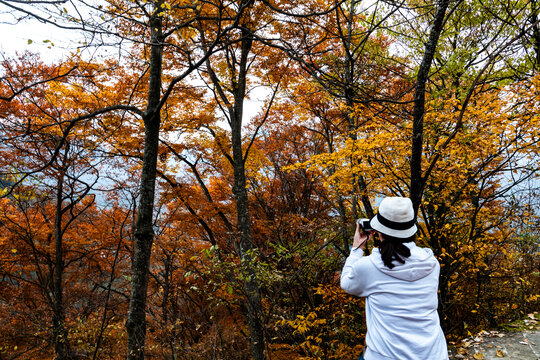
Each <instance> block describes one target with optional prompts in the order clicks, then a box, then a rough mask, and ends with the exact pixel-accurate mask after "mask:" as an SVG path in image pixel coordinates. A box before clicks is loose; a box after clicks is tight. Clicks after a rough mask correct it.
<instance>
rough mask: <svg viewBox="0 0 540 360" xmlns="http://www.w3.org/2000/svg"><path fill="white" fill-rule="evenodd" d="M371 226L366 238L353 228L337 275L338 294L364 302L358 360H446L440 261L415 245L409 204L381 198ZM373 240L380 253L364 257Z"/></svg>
mask: <svg viewBox="0 0 540 360" xmlns="http://www.w3.org/2000/svg"><path fill="white" fill-rule="evenodd" d="M370 225H371V227H372V228H373V231H369V232H368V233H365V232H363V231H361V230H360V227H359V225H358V224H357V226H356V233H355V235H354V242H353V248H352V250H351V254H350V255H349V257H348V258H347V260H346V261H345V265H344V266H343V270H342V272H341V287H342V288H343V290H345V291H346V292H347V293H349V294H352V295H356V296H361V297H366V298H367V299H366V322H367V335H366V348H365V350H364V353H363V357H360V359H365V360H443V359H444V360H445V359H448V352H447V348H446V341H445V338H444V334H443V332H442V329H441V327H440V323H439V316H438V314H437V303H438V302H437V289H438V285H439V271H440V267H439V262H438V261H437V259H435V257H434V256H433V252H432V251H431V250H430V249H425V248H420V247H417V246H416V245H415V243H414V240H415V234H416V231H417V227H416V224H415V222H414V211H413V206H412V202H411V200H410V199H408V198H403V197H387V198H385V199H383V201H382V202H381V204H380V205H379V211H378V213H377V215H376V216H375V217H373V218H372V219H371V221H370ZM377 234H378V235H377ZM373 236H378V237H379V239H380V241H381V242H380V245H379V248H378V249H377V248H374V249H373V251H372V254H371V255H369V256H364V251H363V250H364V248H365V246H366V243H367V241H368V240H370V239H371V238H372V237H373Z"/></svg>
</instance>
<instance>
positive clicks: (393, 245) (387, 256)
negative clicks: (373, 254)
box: [379, 234, 416, 269]
mask: <svg viewBox="0 0 540 360" xmlns="http://www.w3.org/2000/svg"><path fill="white" fill-rule="evenodd" d="M381 235H382V236H383V238H384V241H382V242H381V244H380V245H379V251H380V253H381V258H382V261H383V263H384V265H385V266H386V267H387V268H389V269H392V268H393V267H394V266H395V265H394V264H393V262H394V261H397V262H399V263H401V264H405V259H406V258H408V257H409V256H411V250H410V249H409V248H408V247H407V246H405V245H404V244H403V243H406V242H411V241H414V240H415V238H416V236H415V235H413V236H411V237H409V238H405V239H401V238H396V237H393V236H389V235H385V234H381Z"/></svg>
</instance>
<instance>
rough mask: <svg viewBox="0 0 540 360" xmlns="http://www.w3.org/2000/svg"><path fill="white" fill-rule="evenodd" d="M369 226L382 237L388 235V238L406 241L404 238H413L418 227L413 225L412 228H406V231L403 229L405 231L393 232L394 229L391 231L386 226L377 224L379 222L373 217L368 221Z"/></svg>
mask: <svg viewBox="0 0 540 360" xmlns="http://www.w3.org/2000/svg"><path fill="white" fill-rule="evenodd" d="M369 223H370V225H371V228H372V229H373V230H375V231H378V232H380V233H382V234H384V235H389V236H393V237H396V238H399V239H406V238H409V237H411V236H413V235H414V234H416V232H417V231H418V227H417V226H416V224H415V225H413V226H412V227H410V228H408V229H405V230H395V229H391V228H389V227H387V226H384V225H383V224H381V223H380V222H379V220H378V219H377V216H374V217H373V218H372V219H371V220H370V222H369Z"/></svg>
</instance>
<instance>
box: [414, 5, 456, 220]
mask: <svg viewBox="0 0 540 360" xmlns="http://www.w3.org/2000/svg"><path fill="white" fill-rule="evenodd" d="M448 4H449V0H440V1H439V2H438V4H437V12H436V14H435V19H434V21H433V24H432V26H431V31H430V34H429V40H428V42H427V43H426V49H425V51H424V57H423V59H422V63H421V64H420V68H419V70H418V75H417V78H416V79H417V80H416V89H415V93H414V110H413V134H412V154H411V161H410V164H411V190H410V198H411V201H412V203H413V207H414V213H415V216H416V214H417V213H418V208H419V207H420V203H421V201H422V193H423V190H424V185H425V182H426V180H427V179H423V177H422V153H423V149H424V144H423V143H424V113H425V93H426V83H427V81H428V77H429V70H430V68H431V63H432V62H433V57H434V56H435V50H436V49H437V43H438V42H439V37H440V35H441V32H442V28H443V25H444V18H445V16H446V10H447V8H448Z"/></svg>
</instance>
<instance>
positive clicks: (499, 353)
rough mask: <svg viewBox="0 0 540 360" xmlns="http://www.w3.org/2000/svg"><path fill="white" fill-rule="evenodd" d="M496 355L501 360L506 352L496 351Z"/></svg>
mask: <svg viewBox="0 0 540 360" xmlns="http://www.w3.org/2000/svg"><path fill="white" fill-rule="evenodd" d="M496 354H497V357H500V358H502V357H504V351H502V350H501V349H498V350H497V351H496Z"/></svg>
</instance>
